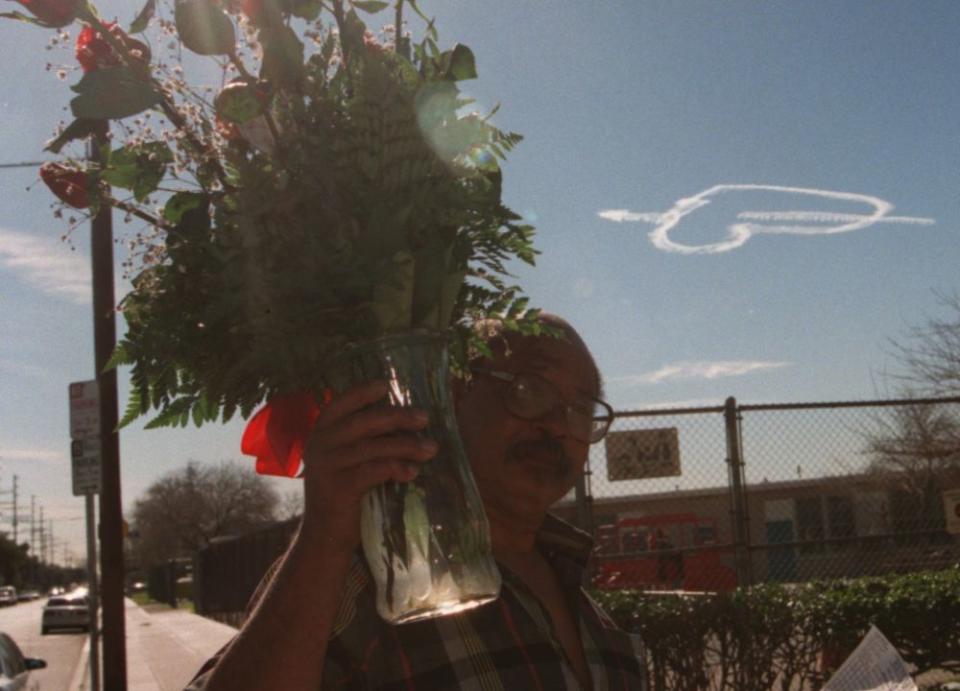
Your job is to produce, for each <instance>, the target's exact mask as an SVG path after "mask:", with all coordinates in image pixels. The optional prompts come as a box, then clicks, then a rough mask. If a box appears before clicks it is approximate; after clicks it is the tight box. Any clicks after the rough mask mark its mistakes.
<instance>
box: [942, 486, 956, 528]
mask: <svg viewBox="0 0 960 691" xmlns="http://www.w3.org/2000/svg"><path fill="white" fill-rule="evenodd" d="M943 512H944V513H945V514H946V516H947V532H948V533H960V489H950V490H947V491H946V492H944V493H943Z"/></svg>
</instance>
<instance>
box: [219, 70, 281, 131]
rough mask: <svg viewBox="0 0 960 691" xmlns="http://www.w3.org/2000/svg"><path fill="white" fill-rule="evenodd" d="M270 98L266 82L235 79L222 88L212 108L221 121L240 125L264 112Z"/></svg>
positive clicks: (268, 86)
mask: <svg viewBox="0 0 960 691" xmlns="http://www.w3.org/2000/svg"><path fill="white" fill-rule="evenodd" d="M270 96H271V94H270V85H269V83H268V82H266V81H264V80H260V81H247V80H243V79H237V80H235V81H232V82H230V83H229V84H227V85H226V86H225V87H223V89H222V90H221V91H220V93H219V94H217V98H216V99H215V100H214V102H213V106H214V109H215V110H216V112H217V115H218V116H219V117H220V118H222V119H223V120H226V121H227V122H233V123H236V124H238V125H242V124H244V123H247V122H250V121H251V120H253V119H254V118H257V117H259V116H261V115H263V114H264V112H266V109H267V105H268V104H269V103H270Z"/></svg>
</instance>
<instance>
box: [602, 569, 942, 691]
mask: <svg viewBox="0 0 960 691" xmlns="http://www.w3.org/2000/svg"><path fill="white" fill-rule="evenodd" d="M593 595H594V597H595V598H596V599H597V600H598V601H599V602H600V604H601V605H603V606H604V608H605V609H606V610H607V611H608V612H609V613H610V615H611V616H612V617H613V618H614V619H615V620H616V621H617V623H618V624H619V625H620V626H621V627H622V628H624V629H625V630H628V631H631V632H634V633H639V634H640V635H641V637H642V638H643V640H644V643H645V644H646V647H647V670H648V675H649V678H650V688H651V689H652V691H666V690H667V689H669V690H670V691H701V690H704V689H709V690H711V691H726V690H728V689H730V690H733V689H736V691H770V689H777V690H780V691H787V690H788V689H791V688H793V689H796V688H804V689H819V688H820V687H821V686H823V684H824V683H825V682H826V680H827V679H828V678H829V676H830V674H831V673H832V672H833V670H834V669H835V668H836V667H837V666H838V665H839V664H840V663H841V662H842V661H843V660H844V659H845V658H846V657H847V655H849V654H850V652H852V651H853V649H854V648H855V647H856V645H857V643H858V642H859V641H860V639H862V638H863V636H864V635H865V634H866V632H867V630H868V629H869V627H870V625H871V624H874V625H876V626H877V627H878V628H879V629H880V630H881V631H882V632H883V634H884V635H885V636H886V637H887V638H888V639H890V642H891V643H893V644H894V645H895V646H896V647H897V648H898V649H899V650H900V653H901V655H903V658H904V659H905V660H906V662H907V663H908V664H911V665H913V666H915V668H916V673H917V674H920V673H923V672H926V671H930V670H933V669H941V670H947V671H949V672H954V673H960V565H958V566H955V567H953V568H951V569H947V570H944V571H929V572H920V573H912V574H906V575H894V576H884V577H868V578H859V579H855V580H834V581H814V582H810V583H803V584H783V585H781V584H765V585H760V586H754V587H751V588H746V589H739V590H736V591H734V592H731V593H719V594H709V595H694V594H651V593H644V592H642V591H627V590H623V591H597V592H594V593H593Z"/></svg>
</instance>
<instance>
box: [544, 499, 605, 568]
mask: <svg viewBox="0 0 960 691" xmlns="http://www.w3.org/2000/svg"><path fill="white" fill-rule="evenodd" d="M537 546H538V547H540V549H541V550H542V551H543V553H544V555H545V556H546V557H547V558H548V559H550V560H551V561H553V560H554V559H556V558H557V557H561V558H564V559H567V560H569V561H571V562H573V563H574V564H575V565H576V566H577V567H578V568H579V569H580V570H581V571H585V570H586V568H587V563H588V562H589V561H590V555H591V554H592V553H593V538H592V537H591V536H590V534H589V533H587V532H585V531H583V530H580V529H579V528H575V527H574V526H572V525H570V524H569V523H567V522H566V521H563V520H561V519H559V518H557V517H556V516H554V515H553V514H550V513H548V514H547V515H546V516H545V517H544V519H543V523H542V524H541V525H540V530H538V531H537Z"/></svg>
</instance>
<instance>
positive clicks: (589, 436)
mask: <svg viewBox="0 0 960 691" xmlns="http://www.w3.org/2000/svg"><path fill="white" fill-rule="evenodd" d="M471 371H473V372H475V373H477V374H485V375H487V376H489V377H493V378H494V379H497V380H499V381H501V382H504V383H505V384H507V387H506V388H505V389H504V392H503V404H504V406H505V407H506V409H507V410H508V411H510V412H511V413H513V414H514V415H516V416H517V417H519V418H523V419H524V420H539V419H540V418H543V417H546V416H547V415H549V414H550V413H552V412H553V411H555V410H556V409H557V408H558V407H560V408H562V409H563V411H564V413H565V415H566V420H567V426H568V428H569V429H570V435H571V436H572V437H573V438H574V439H576V440H578V441H582V442H584V443H586V444H595V443H596V442H598V441H600V440H601V439H603V438H604V437H605V436H606V434H607V430H609V429H610V424H611V423H612V422H613V408H611V407H610V406H609V405H608V404H606V403H604V402H603V401H601V400H599V399H597V398H590V397H588V396H581V397H579V398H577V399H575V400H574V401H572V402H569V403H568V402H566V401H564V400H563V398H562V397H561V395H560V392H559V391H557V387H555V386H554V385H553V384H551V383H550V382H548V381H547V380H546V379H543V378H542V377H538V376H537V375H535V374H523V373H519V374H514V373H512V372H502V371H499V370H492V369H486V368H484V367H472V368H471Z"/></svg>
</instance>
